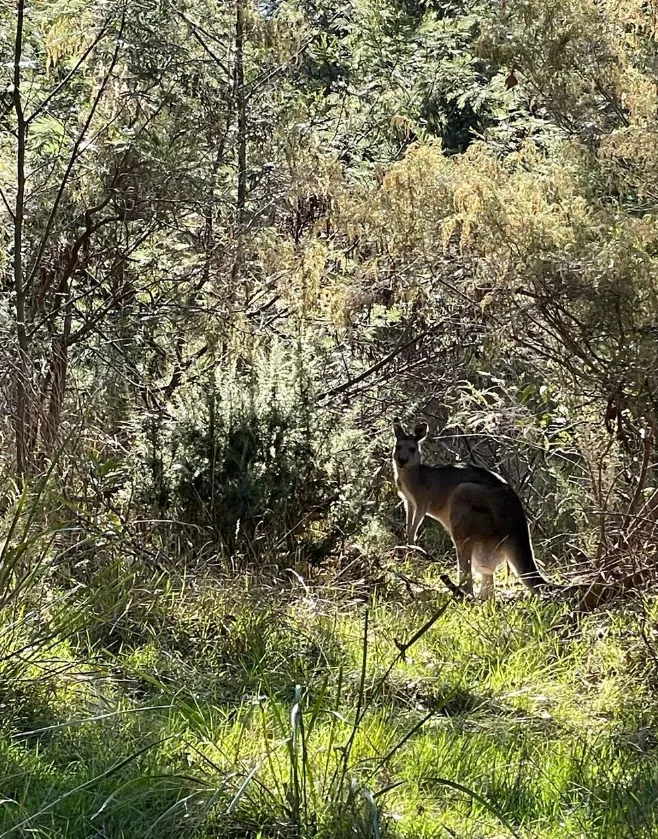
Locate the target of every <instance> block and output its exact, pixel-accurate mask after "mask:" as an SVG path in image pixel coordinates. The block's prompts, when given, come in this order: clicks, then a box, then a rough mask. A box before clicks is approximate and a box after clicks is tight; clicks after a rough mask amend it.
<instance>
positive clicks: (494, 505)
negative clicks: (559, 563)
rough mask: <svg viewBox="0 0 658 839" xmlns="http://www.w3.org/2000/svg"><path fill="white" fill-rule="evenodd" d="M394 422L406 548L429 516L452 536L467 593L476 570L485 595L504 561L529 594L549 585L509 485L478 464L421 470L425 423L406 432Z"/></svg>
mask: <svg viewBox="0 0 658 839" xmlns="http://www.w3.org/2000/svg"><path fill="white" fill-rule="evenodd" d="M393 422H394V428H395V447H394V449H393V471H394V473H395V485H396V487H397V489H398V494H399V495H400V497H401V498H402V499H403V501H404V506H405V509H406V513H407V544H409V545H413V544H414V542H415V539H416V534H417V533H418V528H419V527H420V524H421V522H422V521H423V519H424V518H425V516H430V518H433V519H436V520H437V521H439V522H441V524H442V525H443V527H444V528H445V529H446V530H447V531H448V533H449V534H450V537H451V538H452V541H453V543H454V545H455V549H456V551H457V560H458V567H459V585H460V586H461V587H462V588H464V589H465V590H467V591H469V592H470V591H472V588H473V581H472V575H473V572H476V573H478V574H480V575H481V577H482V588H481V597H483V598H486V597H488V596H489V594H491V592H492V590H493V575H494V572H495V571H496V568H498V566H499V565H501V564H502V563H503V562H505V561H508V562H509V564H510V565H511V567H512V568H513V570H514V572H515V573H516V575H517V576H518V577H519V578H520V579H521V580H522V581H523V583H525V585H526V586H527V587H528V588H529V589H531V590H532V591H534V592H538V591H540V590H541V589H542V588H544V587H549V585H550V584H549V583H548V582H547V581H546V580H545V579H544V578H543V577H542V575H541V574H540V572H539V569H538V568H537V565H536V563H535V558H534V553H533V550H532V543H531V541H530V532H529V530H528V522H527V519H526V516H525V512H524V510H523V506H522V505H521V501H520V499H519V497H518V495H517V494H516V493H515V492H514V490H513V489H512V487H511V486H509V484H508V483H507V482H506V481H504V480H503V479H502V478H500V477H499V476H498V475H496V474H494V473H493V472H490V471H489V470H488V469H483V468H482V467H479V466H471V465H463V466H461V465H460V466H455V465H451V466H426V465H425V464H423V463H422V462H421V444H422V442H423V440H424V439H425V437H426V436H427V425H425V424H424V423H423V424H422V425H418V426H416V428H415V429H414V431H413V433H412V434H407V432H406V431H405V430H404V429H403V428H402V425H401V424H400V421H399V420H398V419H396V420H394V421H393Z"/></svg>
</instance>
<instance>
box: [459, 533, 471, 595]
mask: <svg viewBox="0 0 658 839" xmlns="http://www.w3.org/2000/svg"><path fill="white" fill-rule="evenodd" d="M455 548H456V550H457V585H458V586H459V588H460V589H461V590H462V591H464V592H466V594H473V569H472V565H471V559H472V554H473V546H472V543H471V540H470V539H468V538H466V539H464V540H463V541H461V542H455Z"/></svg>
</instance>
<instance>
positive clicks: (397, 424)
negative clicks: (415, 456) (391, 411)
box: [393, 417, 406, 440]
mask: <svg viewBox="0 0 658 839" xmlns="http://www.w3.org/2000/svg"><path fill="white" fill-rule="evenodd" d="M393 430H394V431H395V439H396V440H399V439H400V438H401V437H405V436H406V435H405V433H404V428H402V421H401V420H400V417H395V418H394V419H393Z"/></svg>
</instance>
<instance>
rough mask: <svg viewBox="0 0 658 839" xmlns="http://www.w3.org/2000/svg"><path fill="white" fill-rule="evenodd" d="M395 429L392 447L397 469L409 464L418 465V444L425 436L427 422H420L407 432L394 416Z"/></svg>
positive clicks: (404, 467) (407, 466) (405, 467)
mask: <svg viewBox="0 0 658 839" xmlns="http://www.w3.org/2000/svg"><path fill="white" fill-rule="evenodd" d="M393 429H394V431H395V446H394V448H393V462H394V463H395V465H396V466H397V467H398V469H407V468H409V467H410V466H418V465H419V463H420V445H421V443H422V442H423V440H424V439H425V438H426V437H427V423H426V422H421V423H420V425H417V426H416V427H415V428H414V430H413V433H411V434H407V432H406V431H405V430H404V428H403V427H402V424H401V422H400V420H399V419H398V418H397V417H396V418H395V419H394V420H393Z"/></svg>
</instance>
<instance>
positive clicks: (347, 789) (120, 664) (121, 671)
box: [0, 562, 658, 839]
mask: <svg viewBox="0 0 658 839" xmlns="http://www.w3.org/2000/svg"><path fill="white" fill-rule="evenodd" d="M401 568H406V571H407V573H408V574H411V575H413V576H414V578H422V580H423V581H424V584H425V587H424V588H423V587H421V588H419V589H413V588H411V589H410V588H409V586H408V585H406V584H405V583H404V581H402V580H401V579H400V577H399V576H396V574H395V573H390V572H389V571H386V570H384V571H381V570H380V571H378V572H377V576H376V578H375V577H372V578H370V577H369V576H368V575H362V576H360V575H359V574H358V573H357V571H356V569H355V568H351V569H344V570H343V571H339V570H334V571H331V572H328V571H327V572H323V574H317V573H316V574H315V576H314V579H313V580H312V581H309V580H305V579H302V577H301V576H299V575H297V574H296V573H292V572H290V573H286V572H281V573H280V574H279V575H278V579H270V580H269V582H268V580H267V579H264V578H263V577H262V576H261V577H260V578H259V579H257V578H256V577H254V576H250V575H246V574H241V575H233V576H231V577H222V576H217V575H211V574H206V575H205V576H203V577H200V576H198V575H192V574H190V575H187V576H181V577H180V578H175V577H172V576H171V575H169V574H164V573H163V574H161V575H160V576H158V577H154V578H149V579H144V578H143V577H138V576H136V575H134V574H133V575H131V574H130V573H127V572H126V569H125V568H122V567H119V566H117V567H116V568H109V569H107V570H106V571H105V572H103V574H100V575H96V576H94V578H93V580H92V581H90V582H89V583H88V584H87V585H86V586H81V587H79V588H75V587H68V588H67V589H66V590H64V589H61V588H58V589H56V588H54V587H53V585H52V583H51V584H49V585H46V584H45V583H44V582H43V581H42V582H41V583H40V584H39V587H38V588H34V589H33V590H32V591H31V593H30V604H29V606H28V605H26V604H25V603H24V605H23V606H22V607H21V609H20V610H19V609H18V608H17V607H13V608H10V607H6V608H5V611H4V613H3V617H2V625H1V626H0V653H1V655H2V657H1V660H2V669H3V674H2V680H1V681H0V703H1V705H2V719H1V721H0V799H1V801H0V839H2V837H8V836H16V837H19V836H30V837H35V836H43V837H53V838H54V837H70V838H71V839H76V837H107V839H110V837H112V839H113V838H114V837H117V839H118V837H123V839H133V838H134V839H137V837H139V839H146V837H187V836H198V837H218V838H219V837H236V839H237V837H254V839H255V838H256V837H263V839H266V837H327V838H328V837H337V838H338V839H340V837H347V836H351V837H354V836H356V837H374V839H377V837H379V836H381V837H391V839H401V838H402V837H413V839H424V838H425V837H426V838H427V839H429V837H444V836H445V837H459V838H460V839H480V838H481V837H482V839H484V837H492V838H493V837H508V836H516V837H524V839H526V838H527V839H530V838H531V837H532V838H533V839H554V838H555V839H557V838H558V837H559V839H570V838H571V837H574V839H575V837H588V839H593V837H617V838H618V837H637V838H638V839H639V837H649V836H658V809H657V808H656V807H655V802H656V797H657V795H658V736H657V732H658V728H657V724H658V631H657V627H658V623H657V622H656V617H657V615H658V606H657V605H656V604H655V603H654V602H653V601H651V600H650V599H639V598H638V599H637V600H635V601H631V602H629V601H627V602H625V603H624V604H621V605H616V606H610V607H607V608H606V609H598V610H596V611H593V612H591V613H589V614H586V615H579V614H576V613H575V612H574V611H573V605H572V604H571V605H570V604H567V603H564V602H541V601H539V600H537V599H535V598H532V597H528V596H527V595H525V594H524V593H523V592H521V591H520V590H518V589H516V588H515V587H513V591H512V593H505V592H502V593H499V594H498V595H497V597H496V599H495V601H489V602H487V603H485V604H482V603H460V602H458V601H457V600H455V599H454V598H453V597H452V596H451V595H450V594H449V593H447V592H446V591H445V589H444V587H443V586H442V585H441V582H440V580H439V577H438V570H439V569H438V568H437V567H431V566H427V567H423V566H422V563H421V564H419V563H418V562H416V563H415V565H413V566H412V565H406V566H405V565H404V563H400V564H397V565H396V566H395V570H397V571H399V570H400V569H401ZM441 570H445V569H441ZM448 570H450V571H452V569H451V568H450V569H448ZM508 583H509V585H510V586H512V585H513V584H512V582H511V581H507V583H506V582H505V581H503V588H505V587H506V585H508ZM430 624H431V625H430Z"/></svg>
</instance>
